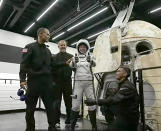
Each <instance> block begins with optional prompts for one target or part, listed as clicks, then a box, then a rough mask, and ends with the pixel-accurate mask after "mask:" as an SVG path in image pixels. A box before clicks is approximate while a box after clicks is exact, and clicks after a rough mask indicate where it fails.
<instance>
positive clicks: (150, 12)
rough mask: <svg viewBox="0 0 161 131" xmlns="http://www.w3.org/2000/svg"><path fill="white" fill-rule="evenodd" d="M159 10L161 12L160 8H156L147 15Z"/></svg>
mask: <svg viewBox="0 0 161 131" xmlns="http://www.w3.org/2000/svg"><path fill="white" fill-rule="evenodd" d="M159 10H161V7H159V8H157V9H154V10H151V11H150V12H149V13H154V12H157V11H159Z"/></svg>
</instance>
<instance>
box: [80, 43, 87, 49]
mask: <svg viewBox="0 0 161 131" xmlns="http://www.w3.org/2000/svg"><path fill="white" fill-rule="evenodd" d="M81 45H85V47H86V49H87V50H88V46H87V44H85V43H80V44H79V45H78V49H79V47H80V46H81Z"/></svg>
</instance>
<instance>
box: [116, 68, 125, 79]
mask: <svg viewBox="0 0 161 131" xmlns="http://www.w3.org/2000/svg"><path fill="white" fill-rule="evenodd" d="M126 76H127V73H126V72H125V70H124V69H123V68H119V69H118V70H117V72H116V79H118V80H122V79H124V78H126Z"/></svg>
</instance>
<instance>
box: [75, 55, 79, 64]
mask: <svg viewBox="0 0 161 131" xmlns="http://www.w3.org/2000/svg"><path fill="white" fill-rule="evenodd" d="M74 58H75V63H78V62H79V58H78V55H77V54H75V57H74Z"/></svg>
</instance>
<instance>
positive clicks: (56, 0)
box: [36, 0, 58, 21]
mask: <svg viewBox="0 0 161 131" xmlns="http://www.w3.org/2000/svg"><path fill="white" fill-rule="evenodd" d="M57 2H58V0H55V1H54V2H53V3H52V4H51V5H50V6H49V7H48V8H47V9H46V10H45V11H44V12H43V13H42V14H41V15H40V16H39V17H38V18H37V19H36V21H38V20H40V18H42V17H43V16H44V15H45V14H46V13H47V12H48V11H49V10H50V9H51V8H52V7H53V6H54V5H55V4H56V3H57Z"/></svg>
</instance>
